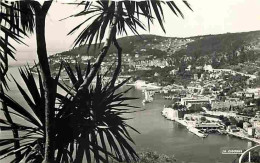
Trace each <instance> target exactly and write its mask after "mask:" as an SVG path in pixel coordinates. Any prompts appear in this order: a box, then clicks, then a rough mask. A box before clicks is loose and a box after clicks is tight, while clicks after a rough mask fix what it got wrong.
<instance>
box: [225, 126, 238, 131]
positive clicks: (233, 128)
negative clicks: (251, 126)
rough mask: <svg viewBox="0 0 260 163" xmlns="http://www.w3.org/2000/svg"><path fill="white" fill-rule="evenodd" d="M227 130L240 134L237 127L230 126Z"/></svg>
mask: <svg viewBox="0 0 260 163" xmlns="http://www.w3.org/2000/svg"><path fill="white" fill-rule="evenodd" d="M227 130H228V131H229V132H239V129H238V128H237V126H236V125H230V126H228V127H227Z"/></svg>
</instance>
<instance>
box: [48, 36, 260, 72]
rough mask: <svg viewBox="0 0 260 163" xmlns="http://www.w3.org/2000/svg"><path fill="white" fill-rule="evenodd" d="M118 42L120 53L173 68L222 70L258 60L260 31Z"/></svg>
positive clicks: (83, 49) (130, 38)
mask: <svg viewBox="0 0 260 163" xmlns="http://www.w3.org/2000/svg"><path fill="white" fill-rule="evenodd" d="M118 42H119V44H120V45H121V46H122V48H123V53H125V54H129V56H134V55H136V54H139V55H140V56H147V55H152V56H153V57H155V58H161V59H165V58H167V59H169V60H170V61H171V62H173V63H174V64H175V65H178V64H180V63H181V62H185V63H186V64H191V65H204V64H212V65H213V66H214V67H223V66H224V65H225V66H226V65H235V64H238V63H243V62H246V61H251V60H256V59H259V55H258V54H259V51H260V31H252V32H244V33H226V34H219V35H206V36H196V37H189V38H173V37H162V36H155V35H141V37H140V36H127V37H123V38H119V39H118ZM101 46H102V45H101ZM98 51H99V49H98V47H97V48H96V49H95V48H94V46H92V47H91V48H90V50H89V51H88V52H87V46H81V47H78V48H75V49H72V50H70V51H66V52H62V53H60V54H57V55H54V56H52V57H53V58H55V57H65V56H77V55H80V56H85V55H89V56H95V55H96V54H98ZM112 53H116V49H115V48H114V46H111V48H110V50H109V54H112ZM52 57H51V58H52Z"/></svg>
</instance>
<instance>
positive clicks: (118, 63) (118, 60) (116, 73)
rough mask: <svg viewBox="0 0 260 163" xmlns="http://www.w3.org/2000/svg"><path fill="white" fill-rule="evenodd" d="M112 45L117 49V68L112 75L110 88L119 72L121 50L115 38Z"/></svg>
mask: <svg viewBox="0 0 260 163" xmlns="http://www.w3.org/2000/svg"><path fill="white" fill-rule="evenodd" d="M113 43H114V45H115V47H116V48H117V67H116V69H115V72H114V74H113V78H112V80H111V87H112V86H114V85H115V82H116V79H117V78H118V76H119V74H120V70H121V64H122V48H121V47H120V45H119V43H118V42H117V40H116V37H114V38H113Z"/></svg>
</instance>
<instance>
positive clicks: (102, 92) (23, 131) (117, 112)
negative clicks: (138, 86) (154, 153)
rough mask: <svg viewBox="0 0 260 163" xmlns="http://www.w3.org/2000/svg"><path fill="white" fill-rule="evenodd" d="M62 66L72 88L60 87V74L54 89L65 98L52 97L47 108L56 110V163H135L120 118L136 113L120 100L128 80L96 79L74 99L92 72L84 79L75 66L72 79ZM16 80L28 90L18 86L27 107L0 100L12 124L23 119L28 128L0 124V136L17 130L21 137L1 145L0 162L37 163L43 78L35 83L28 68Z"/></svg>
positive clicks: (41, 149)
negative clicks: (8, 159)
mask: <svg viewBox="0 0 260 163" xmlns="http://www.w3.org/2000/svg"><path fill="white" fill-rule="evenodd" d="M65 65H66V66H65V69H66V72H67V74H68V76H69V77H70V81H71V83H72V85H69V84H63V83H60V82H58V79H59V74H60V73H58V75H57V76H56V78H55V81H54V83H56V85H57V86H60V87H61V89H63V92H64V91H65V92H66V93H65V94H60V93H58V92H56V97H55V98H56V99H55V102H56V104H55V107H54V108H51V109H54V110H55V116H54V117H55V118H54V122H55V123H54V124H55V125H54V126H53V127H54V129H55V130H54V131H55V137H54V139H55V151H56V155H55V160H56V162H82V161H83V157H85V159H86V160H87V162H89V163H90V162H93V161H95V162H108V160H110V159H114V160H117V161H123V160H126V161H127V162H130V161H131V160H137V158H138V155H137V154H136V153H135V151H134V149H133V148H132V147H131V144H133V143H134V141H133V140H132V138H131V137H130V135H129V133H128V131H127V128H131V129H133V128H132V127H131V126H128V125H127V124H126V122H125V121H126V120H127V119H125V118H123V117H122V114H124V113H128V112H129V108H135V107H133V106H130V105H128V104H125V103H123V102H124V101H127V100H132V99H134V98H129V97H124V96H123V95H124V93H126V92H127V91H128V90H129V89H128V90H126V91H123V92H119V91H118V89H119V88H120V87H121V86H123V85H124V83H125V82H126V81H127V80H126V81H124V82H122V83H120V84H119V85H116V86H111V85H110V81H109V80H108V81H107V82H103V81H104V80H103V76H101V75H97V77H96V82H95V83H93V85H91V86H90V87H89V89H88V90H86V91H84V92H81V93H80V94H78V93H77V88H78V87H79V85H80V84H81V82H82V81H83V77H84V76H85V75H87V73H88V72H89V69H90V66H88V68H87V69H86V71H85V74H83V73H82V71H81V68H80V67H79V66H76V68H75V69H76V75H75V74H74V73H73V71H72V68H71V67H70V66H69V65H67V64H65ZM20 74H21V76H22V78H23V80H24V82H25V84H26V88H22V87H21V86H20V85H19V84H18V83H16V84H17V88H18V89H19V92H20V93H21V95H22V97H23V98H24V100H25V101H26V103H27V106H26V107H24V106H22V105H20V104H19V103H18V102H16V100H15V99H12V98H11V97H9V96H8V95H7V94H4V93H1V94H0V99H1V100H4V101H5V102H6V105H7V106H8V109H9V112H10V114H11V115H12V117H13V120H14V121H15V120H16V119H19V118H21V119H22V120H23V121H26V123H19V122H14V123H15V127H14V126H12V125H10V123H9V122H8V121H7V120H6V119H2V118H1V119H0V127H1V129H2V132H10V131H12V130H13V129H14V128H15V129H17V130H18V131H19V133H20V134H19V135H20V137H19V138H4V139H0V148H1V150H0V156H1V159H4V158H6V157H8V156H11V157H13V155H14V154H15V153H17V152H21V157H19V158H17V157H16V158H14V157H13V158H14V159H13V161H12V162H19V161H23V162H41V161H42V160H43V156H44V137H45V134H44V105H45V104H44V90H43V85H42V78H41V75H40V74H39V73H38V78H39V81H37V80H36V79H35V77H34V76H33V74H32V72H31V71H30V70H29V69H28V68H25V69H20ZM37 82H38V83H37ZM38 88H39V89H38ZM27 89H28V90H27ZM118 92H119V93H118ZM122 107H124V109H122ZM133 130H135V129H133ZM135 131H136V130H135ZM16 141H19V142H20V148H19V149H14V147H13V145H12V144H13V142H16Z"/></svg>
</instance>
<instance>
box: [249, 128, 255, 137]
mask: <svg viewBox="0 0 260 163" xmlns="http://www.w3.org/2000/svg"><path fill="white" fill-rule="evenodd" d="M247 134H248V136H250V137H254V136H255V128H253V127H250V128H248V130H247Z"/></svg>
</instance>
